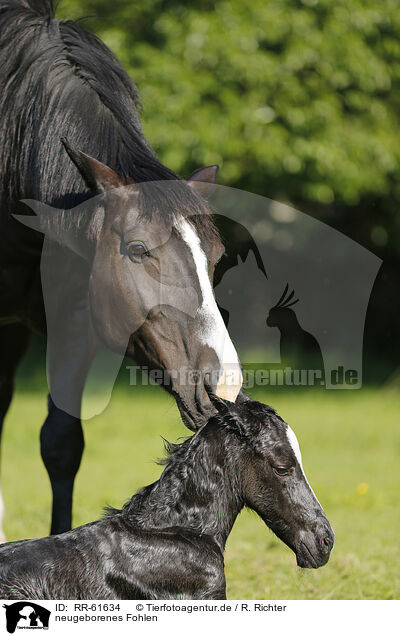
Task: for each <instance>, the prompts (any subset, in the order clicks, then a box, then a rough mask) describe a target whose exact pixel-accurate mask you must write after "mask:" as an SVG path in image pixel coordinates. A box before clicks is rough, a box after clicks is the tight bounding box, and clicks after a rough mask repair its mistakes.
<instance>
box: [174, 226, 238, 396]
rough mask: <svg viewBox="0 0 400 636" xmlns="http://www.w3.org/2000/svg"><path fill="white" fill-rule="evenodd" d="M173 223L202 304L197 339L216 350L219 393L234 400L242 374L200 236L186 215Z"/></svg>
mask: <svg viewBox="0 0 400 636" xmlns="http://www.w3.org/2000/svg"><path fill="white" fill-rule="evenodd" d="M176 227H177V229H178V231H179V233H180V235H181V237H182V239H183V240H184V242H185V243H186V245H187V246H188V247H189V249H190V252H191V254H192V257H193V260H194V264H195V267H196V272H197V276H198V282H199V286H200V290H201V305H200V307H199V309H198V312H197V315H196V318H198V319H199V322H200V334H199V335H200V339H201V342H202V344H204V345H208V346H209V347H210V348H211V349H213V350H214V351H215V353H216V354H217V357H218V360H219V361H220V365H221V370H222V375H221V377H220V379H219V381H218V385H217V388H216V394H217V395H218V397H221V398H224V399H226V400H230V401H231V402H234V401H235V400H236V398H237V395H238V393H239V391H240V389H241V386H242V382H243V377H242V371H241V368H240V363H239V359H238V355H237V353H236V350H235V347H234V346H233V344H232V341H231V339H230V337H229V334H228V331H227V329H226V327H225V323H224V321H223V320H222V316H221V314H220V312H219V309H218V306H217V303H216V301H215V298H214V292H213V289H212V285H211V282H210V278H209V275H208V263H207V258H206V255H205V254H204V252H203V250H202V248H201V243H200V239H199V237H198V236H197V234H196V232H195V230H194V228H193V227H192V225H190V223H189V222H188V221H187V220H186V219H179V221H177V223H176Z"/></svg>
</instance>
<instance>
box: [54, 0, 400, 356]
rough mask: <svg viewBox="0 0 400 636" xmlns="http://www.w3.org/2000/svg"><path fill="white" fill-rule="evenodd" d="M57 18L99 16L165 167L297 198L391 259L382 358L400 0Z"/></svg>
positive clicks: (272, 2) (101, 7) (392, 279)
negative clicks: (212, 168)
mask: <svg viewBox="0 0 400 636" xmlns="http://www.w3.org/2000/svg"><path fill="white" fill-rule="evenodd" d="M58 15H59V16H60V17H72V18H77V17H82V16H85V15H86V16H97V17H93V18H89V19H88V20H86V21H85V22H84V24H86V26H87V28H90V29H92V30H94V31H95V32H96V33H97V34H98V35H99V36H100V37H101V38H102V39H103V40H104V41H105V42H106V43H107V44H108V45H109V47H110V48H111V49H112V50H113V51H114V52H115V53H116V54H117V55H118V57H119V58H120V59H121V61H122V64H123V65H124V67H125V68H126V69H127V71H128V72H129V73H130V75H131V76H132V78H133V79H134V81H135V82H136V84H137V86H138V88H139V91H140V93H141V95H142V102H143V108H144V114H143V118H142V120H143V125H144V130H145V133H146V135H147V137H148V139H149V141H150V142H151V143H152V145H153V147H154V149H155V150H156V152H157V154H158V155H159V156H160V158H161V159H162V160H163V161H164V163H165V164H167V165H168V166H170V167H171V168H173V169H174V170H176V171H177V172H179V173H180V174H182V175H184V176H185V175H188V174H189V173H190V172H191V171H192V170H193V169H195V168H197V167H199V166H200V165H207V164H211V163H218V164H220V166H221V172H220V176H219V179H220V183H224V184H227V185H232V186H236V187H240V188H243V189H246V190H250V191H253V192H258V193H261V194H264V195H266V196H268V197H270V198H275V199H278V200H281V201H289V202H292V203H293V204H295V205H296V206H297V207H299V208H300V209H302V210H305V211H309V212H311V213H313V214H317V215H318V216H319V218H321V219H323V220H325V221H327V222H329V223H330V224H332V225H334V226H335V227H336V228H337V229H339V230H342V231H344V232H346V233H347V234H348V235H350V236H351V237H352V238H354V239H355V240H357V241H359V242H360V243H362V244H363V245H365V247H367V248H368V249H371V250H373V251H375V252H376V253H377V254H378V255H380V256H381V257H382V258H383V259H384V266H385V267H386V270H382V272H383V273H382V272H381V280H380V283H379V285H380V287H379V285H378V288H377V291H376V293H375V296H374V298H375V301H374V302H375V305H374V308H373V310H372V313H371V316H372V318H371V320H372V321H373V327H372V331H371V333H372V340H373V343H374V347H375V354H374V355H375V361H376V358H377V355H378V356H381V355H383V354H382V352H383V350H384V349H386V351H387V353H388V355H389V356H391V357H393V355H394V353H393V352H394V351H395V343H394V338H395V333H397V332H398V327H397V326H396V325H397V322H398V318H395V314H396V312H397V315H398V311H400V296H399V294H398V270H399V269H400V267H399V266H400V214H399V209H398V208H399V203H400V168H399V166H400V144H399V143H398V134H397V129H398V121H399V109H400V11H399V4H398V1H397V0H381V2H376V0H214V1H213V2H211V1H210V0H198V1H197V2H193V1H192V0H189V1H185V2H182V1H181V2H178V1H177V0H146V2H140V3H139V2H137V1H136V0H133V1H132V0H114V1H113V2H110V1H109V0H61V3H60V7H59V11H58ZM396 299H397V300H396ZM396 302H397V307H398V309H396V307H395V304H396ZM382 339H383V340H382Z"/></svg>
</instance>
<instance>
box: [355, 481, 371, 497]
mask: <svg viewBox="0 0 400 636" xmlns="http://www.w3.org/2000/svg"><path fill="white" fill-rule="evenodd" d="M368 488H369V486H368V484H366V483H365V481H362V482H361V483H359V484H358V486H357V488H356V493H357V495H360V497H362V496H363V495H366V494H367V492H368Z"/></svg>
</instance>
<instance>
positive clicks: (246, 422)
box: [210, 393, 334, 568]
mask: <svg viewBox="0 0 400 636" xmlns="http://www.w3.org/2000/svg"><path fill="white" fill-rule="evenodd" d="M210 396H211V400H212V402H213V404H214V406H215V407H216V408H217V410H218V412H219V415H220V416H221V418H222V424H223V425H225V426H226V427H227V431H229V436H230V445H229V448H230V451H229V452H230V456H231V459H233V461H232V462H231V463H232V465H233V467H234V475H235V476H234V479H235V481H236V488H237V489H238V490H239V492H238V495H239V496H240V497H241V499H242V501H243V503H244V505H246V506H248V507H249V508H251V509H253V510H255V511H256V512H257V513H258V514H259V515H260V517H261V518H262V519H263V521H264V522H265V523H266V524H267V526H268V527H269V528H270V529H271V530H272V531H273V532H274V533H275V534H276V535H277V536H278V537H279V538H280V539H281V540H282V541H283V542H284V543H286V545H288V546H289V547H290V548H291V549H292V550H293V552H294V553H295V554H296V558H297V564H298V565H299V566H300V567H302V568H319V567H321V566H322V565H325V563H327V561H328V559H329V555H330V552H331V550H332V547H333V544H334V534H333V530H332V528H331V526H330V523H329V521H328V519H327V517H326V515H325V512H324V511H323V509H322V507H321V504H320V503H319V501H318V499H317V498H316V496H315V494H314V492H313V490H312V488H311V486H310V484H309V483H308V481H307V478H306V476H305V474H304V471H303V467H302V461H301V454H300V448H299V444H298V441H297V438H296V435H295V434H294V432H293V431H292V429H291V428H290V426H289V425H288V424H286V422H284V421H283V420H282V419H281V418H280V417H279V416H278V415H277V414H276V413H275V411H274V410H273V409H272V408H271V407H269V406H266V405H265V404H261V403H260V402H255V401H253V400H251V399H250V398H248V397H247V396H244V394H242V393H241V394H240V395H239V397H238V400H237V402H238V403H237V404H232V403H231V402H229V401H227V400H221V399H220V398H217V397H216V396H212V395H211V394H210Z"/></svg>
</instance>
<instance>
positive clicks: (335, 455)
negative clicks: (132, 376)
mask: <svg viewBox="0 0 400 636" xmlns="http://www.w3.org/2000/svg"><path fill="white" fill-rule="evenodd" d="M254 395H255V394H254ZM256 397H257V398H258V399H262V400H264V401H267V402H269V403H271V404H273V405H274V406H275V407H276V408H277V409H278V411H279V413H280V414H281V415H282V416H283V417H284V418H285V419H286V420H287V421H288V422H289V423H290V424H291V425H292V427H293V428H294V430H295V431H296V433H297V436H298V438H299V441H300V446H301V449H302V453H303V464H304V468H305V471H306V474H307V477H308V479H309V481H310V483H311V485H312V486H313V488H314V490H315V492H316V494H317V496H318V498H319V499H320V501H321V503H322V505H323V507H324V509H325V511H326V513H327V515H328V518H329V519H330V521H331V523H332V526H333V528H334V530H335V533H336V546H335V549H334V551H333V553H332V556H331V560H330V561H329V563H328V565H327V566H326V567H324V568H322V569H320V570H312V571H309V570H307V571H302V570H300V569H298V568H297V567H296V565H295V557H294V555H293V553H292V552H291V551H290V550H289V549H288V548H287V547H286V546H285V545H283V544H282V543H281V542H280V541H279V540H278V539H277V538H276V537H275V536H274V535H273V534H272V533H271V532H270V531H269V530H268V529H267V528H266V526H265V525H264V524H263V523H262V522H261V520H260V519H259V518H258V517H257V516H256V515H255V514H254V513H250V512H247V511H245V512H243V513H242V514H241V515H240V517H239V519H238V521H237V522H236V524H235V527H234V529H233V532H232V534H231V536H230V538H229V540H228V544H227V549H226V576H227V586H228V598H231V599H234V598H248V599H252V598H265V599H269V598H270V599H280V598H282V599H375V598H384V599H389V598H398V596H399V587H400V584H399V577H398V572H399V571H400V550H399V547H400V546H399V529H400V514H399V506H398V502H399V455H400V427H399V417H398V414H399V412H400V397H399V395H397V394H393V393H388V392H383V391H378V390H372V389H363V390H361V391H337V392H335V391H320V392H318V393H315V394H314V393H307V392H289V391H280V392H276V393H274V394H271V393H268V392H267V391H264V392H261V391H259V392H258V393H257V394H256ZM44 417H45V398H44V394H43V393H40V392H36V393H33V392H32V393H29V392H23V391H21V390H18V391H17V394H16V396H15V399H14V401H13V404H12V407H11V409H10V413H9V415H8V417H7V420H6V425H5V431H4V442H3V451H2V458H3V462H2V464H3V465H2V473H3V492H4V497H5V502H6V507H7V515H6V523H5V529H6V533H7V536H8V538H9V539H20V538H25V537H38V536H42V535H45V534H46V533H47V531H48V527H49V514H50V487H49V482H48V479H47V475H46V473H45V470H44V468H43V466H42V463H41V459H40V452H39V441H38V440H39V430H40V426H41V423H42V422H43V420H44ZM84 428H85V437H86V451H85V454H84V459H83V462H82V466H81V469H80V471H79V474H78V478H77V482H76V492H75V506H74V525H80V524H82V523H86V522H88V521H91V520H93V519H96V518H98V517H99V516H100V515H101V513H102V508H103V506H105V505H114V506H120V505H122V503H123V502H124V501H125V500H126V499H127V498H129V496H131V495H132V493H133V492H134V491H135V490H136V489H138V488H139V487H140V486H142V485H144V484H147V483H150V482H151V481H152V480H154V479H156V478H157V477H158V475H159V473H160V470H161V469H160V467H159V466H157V465H156V464H155V463H154V461H153V460H154V459H155V458H157V457H160V456H162V454H163V445H162V440H161V438H160V436H161V435H162V436H164V437H166V438H168V439H170V440H175V439H176V438H177V437H179V436H182V435H185V434H186V429H184V427H183V425H182V424H181V423H180V422H179V418H178V416H177V411H176V408H175V405H174V403H173V402H172V401H171V399H170V398H169V397H168V396H167V395H165V394H164V393H162V392H161V390H157V389H153V388H147V389H135V388H134V387H132V389H131V391H130V392H129V393H128V392H127V391H126V390H122V389H119V390H118V389H117V390H116V391H115V394H114V396H113V398H112V400H111V403H110V405H109V407H108V408H107V409H106V411H105V412H104V413H103V414H102V415H101V416H98V417H97V418H95V419H93V420H91V421H89V422H86V423H85V424H84Z"/></svg>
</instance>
